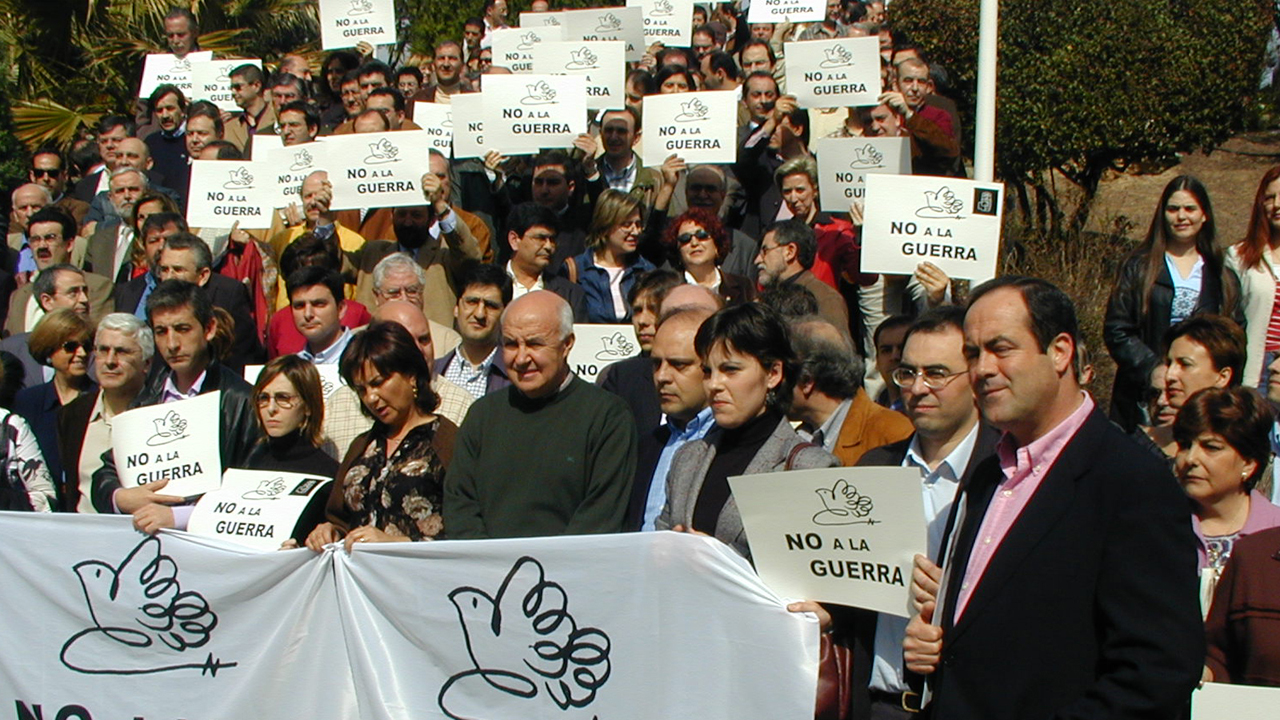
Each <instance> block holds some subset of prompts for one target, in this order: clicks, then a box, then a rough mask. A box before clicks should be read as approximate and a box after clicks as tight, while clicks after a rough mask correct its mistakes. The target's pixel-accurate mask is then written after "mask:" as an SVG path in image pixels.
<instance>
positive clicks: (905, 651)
mask: <svg viewBox="0 0 1280 720" xmlns="http://www.w3.org/2000/svg"><path fill="white" fill-rule="evenodd" d="M935 607H936V604H935V603H933V602H932V601H931V602H927V603H925V604H924V607H923V608H921V609H920V614H919V615H916V616H915V617H913V618H911V622H910V623H908V624H907V636H906V638H905V639H904V640H903V641H902V659H903V660H905V661H906V664H907V669H908V670H910V671H911V672H914V673H919V674H921V675H928V674H930V673H932V672H933V671H934V670H937V669H938V663H939V661H941V660H942V628H940V627H938V626H937V625H933V624H932V622H933V611H934V608H935Z"/></svg>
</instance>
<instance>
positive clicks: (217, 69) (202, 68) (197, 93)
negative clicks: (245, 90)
mask: <svg viewBox="0 0 1280 720" xmlns="http://www.w3.org/2000/svg"><path fill="white" fill-rule="evenodd" d="M241 65H254V66H256V67H258V68H259V69H261V68H262V61H261V60H258V59H257V58H254V59H251V60H197V61H194V62H192V63H191V92H189V93H187V101H188V102H190V101H192V100H208V101H209V102H211V103H213V104H214V105H216V106H218V109H219V110H226V111H227V112H239V110H240V106H239V105H236V97H235V95H234V94H232V92H231V71H232V70H235V69H236V68H238V67H240V66H241Z"/></svg>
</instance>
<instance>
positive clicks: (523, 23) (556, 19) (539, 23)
mask: <svg viewBox="0 0 1280 720" xmlns="http://www.w3.org/2000/svg"><path fill="white" fill-rule="evenodd" d="M551 26H556V27H559V26H560V13H558V12H522V13H520V27H522V28H533V27H551Z"/></svg>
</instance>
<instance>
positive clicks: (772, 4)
mask: <svg viewBox="0 0 1280 720" xmlns="http://www.w3.org/2000/svg"><path fill="white" fill-rule="evenodd" d="M826 17H827V4H826V3H825V2H822V0H752V2H751V7H750V8H748V9H747V22H748V23H750V24H752V25H755V24H756V23H761V24H767V23H780V22H784V21H785V22H792V23H805V22H822V21H823V20H824V19H825V18H826Z"/></svg>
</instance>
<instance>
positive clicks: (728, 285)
mask: <svg viewBox="0 0 1280 720" xmlns="http://www.w3.org/2000/svg"><path fill="white" fill-rule="evenodd" d="M661 242H662V247H663V249H664V250H666V252H667V259H668V260H669V261H670V262H671V265H672V267H674V268H676V269H677V270H680V271H682V272H683V273H684V279H685V282H687V283H690V284H693V285H701V286H703V287H705V288H707V289H709V290H711V291H712V292H714V293H716V294H718V295H719V296H720V297H722V298H724V301H725V305H739V304H742V303H745V302H751V301H752V300H755V299H756V287H755V283H753V282H751V281H750V280H748V279H747V278H744V277H742V276H740V275H734V274H732V273H727V272H724V271H722V270H721V269H720V265H721V264H723V263H724V259H725V258H726V257H728V255H729V251H730V250H731V249H732V248H733V244H732V243H733V241H732V240H731V239H730V237H729V232H728V231H727V230H726V229H725V227H724V225H722V224H721V223H720V218H718V217H716V216H715V215H714V214H712V213H711V212H708V211H707V210H703V209H701V208H693V209H691V210H689V211H687V212H686V213H684V214H683V215H681V216H680V217H677V218H676V219H675V220H674V221H673V222H670V223H668V224H667V229H666V231H665V232H663V234H662V241H661Z"/></svg>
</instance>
